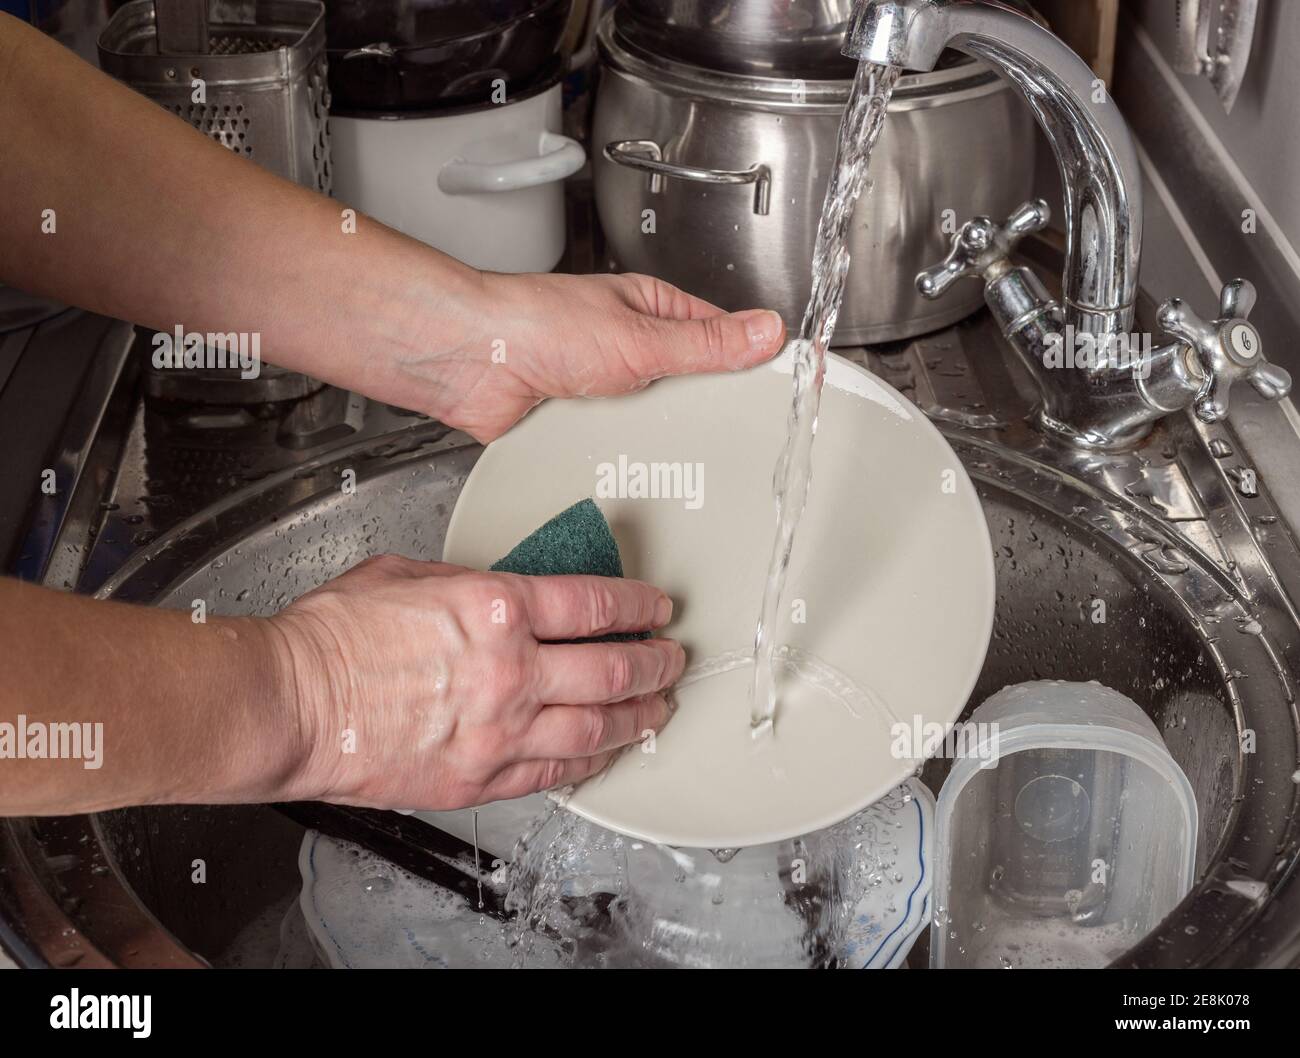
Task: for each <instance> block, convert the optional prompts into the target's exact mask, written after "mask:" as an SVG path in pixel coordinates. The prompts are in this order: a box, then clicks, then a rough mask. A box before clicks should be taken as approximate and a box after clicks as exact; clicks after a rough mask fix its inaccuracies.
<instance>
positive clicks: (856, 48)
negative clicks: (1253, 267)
mask: <svg viewBox="0 0 1300 1058" xmlns="http://www.w3.org/2000/svg"><path fill="white" fill-rule="evenodd" d="M946 48H952V49H955V50H957V51H961V52H965V53H966V54H968V55H971V56H973V57H975V58H977V59H980V60H981V61H983V62H985V63H987V64H988V65H989V66H992V67H993V68H994V69H995V70H997V71H998V72H999V73H1000V74H1001V75H1002V76H1003V77H1005V78H1006V79H1007V80H1008V81H1010V82H1011V83H1012V84H1013V85H1015V86H1016V88H1018V89H1019V91H1020V93H1021V94H1022V95H1023V96H1024V98H1025V100H1026V101H1027V102H1028V104H1029V107H1030V109H1031V110H1032V111H1033V113H1034V116H1035V117H1036V118H1037V120H1038V124H1039V125H1040V126H1041V127H1042V129H1043V131H1044V132H1045V133H1046V135H1047V139H1048V142H1049V143H1050V144H1051V146H1052V151H1053V153H1054V154H1055V155H1056V160H1057V164H1058V167H1059V169H1060V172H1061V187H1062V197H1063V199H1064V203H1065V234H1066V252H1065V269H1064V274H1063V275H1062V277H1061V292H1062V297H1061V302H1060V303H1059V304H1058V303H1057V302H1056V301H1055V300H1054V299H1052V298H1051V297H1050V296H1049V295H1048V293H1047V290H1046V288H1045V287H1044V286H1043V284H1042V282H1041V281H1040V280H1039V279H1038V277H1037V276H1036V275H1034V273H1033V272H1031V271H1030V270H1029V269H1028V268H1025V267H1021V266H1016V265H1014V264H1013V263H1012V261H1011V256H1010V255H1011V250H1012V249H1013V248H1014V246H1015V243H1016V242H1017V241H1018V240H1019V239H1020V238H1022V237H1023V236H1025V235H1027V234H1029V233H1031V232H1034V231H1038V230H1040V229H1041V228H1043V227H1045V226H1046V224H1047V221H1048V219H1049V212H1048V208H1047V204H1046V203H1044V202H1042V201H1036V202H1029V203H1026V204H1025V205H1023V206H1021V207H1020V208H1019V209H1017V210H1016V211H1015V213H1013V214H1012V216H1011V217H1009V218H1008V219H1007V221H1006V222H1005V223H1004V224H1001V225H998V224H995V223H994V222H993V221H992V220H990V219H989V218H988V217H976V218H975V219H974V220H971V221H969V222H967V223H966V224H965V225H964V226H963V227H962V228H961V230H960V231H958V232H957V233H956V235H954V237H953V242H952V251H951V252H950V253H949V255H948V257H947V259H946V260H945V261H944V262H943V263H942V264H940V265H937V266H935V267H934V268H930V269H926V270H925V271H923V272H922V273H921V274H920V275H918V276H917V279H916V282H917V289H918V290H919V291H920V292H921V294H922V295H924V296H925V297H927V298H937V297H940V296H941V295H942V294H943V292H944V291H945V290H947V289H948V287H949V286H950V285H951V284H952V283H953V282H954V281H955V280H957V279H959V278H962V277H965V276H976V277H979V278H981V279H983V281H984V284H985V288H984V297H985V301H986V302H987V304H988V306H989V308H990V310H991V311H992V313H993V316H994V318H995V319H996V320H997V321H998V323H999V325H1000V326H1001V327H1002V330H1003V333H1004V334H1005V336H1006V337H1007V340H1008V341H1009V342H1010V343H1011V345H1012V346H1013V347H1014V348H1015V349H1016V351H1017V353H1019V355H1020V357H1021V359H1022V360H1023V361H1024V362H1025V364H1026V366H1027V367H1028V368H1029V370H1030V371H1031V373H1032V374H1033V375H1034V377H1035V379H1036V380H1037V382H1038V385H1039V389H1040V390H1041V392H1042V404H1041V406H1040V407H1039V409H1038V412H1037V416H1038V419H1039V422H1040V424H1041V425H1042V426H1044V427H1045V428H1047V429H1049V430H1051V431H1052V432H1054V433H1057V434H1061V435H1064V436H1066V437H1068V438H1069V439H1071V440H1072V441H1074V442H1076V443H1079V444H1082V445H1086V446H1092V447H1122V446H1126V445H1130V444H1133V443H1135V442H1136V441H1139V440H1141V438H1142V437H1144V436H1145V435H1146V433H1147V432H1148V431H1149V430H1150V428H1151V425H1152V423H1154V422H1155V421H1156V420H1157V419H1160V418H1162V417H1164V416H1165V415H1168V414H1170V413H1172V412H1175V411H1178V410H1180V409H1183V408H1187V407H1191V408H1193V409H1194V411H1195V412H1196V414H1197V415H1198V416H1199V417H1200V418H1201V419H1203V420H1205V421H1207V422H1213V421H1218V420H1219V419H1222V418H1223V417H1224V416H1226V415H1227V407H1228V405H1227V393H1228V389H1229V388H1230V387H1231V385H1232V383H1233V382H1235V381H1237V380H1238V379H1243V378H1244V379H1246V380H1247V381H1249V382H1250V383H1251V384H1252V385H1253V386H1254V388H1255V389H1256V390H1257V391H1258V392H1259V393H1260V394H1261V395H1262V396H1264V397H1266V398H1268V399H1278V398H1280V397H1283V396H1285V395H1286V394H1287V393H1289V392H1290V388H1291V379H1290V376H1289V375H1288V374H1287V372H1285V371H1284V370H1282V369H1281V368H1279V367H1276V366H1274V365H1272V364H1269V363H1268V362H1267V361H1265V360H1264V357H1263V353H1262V346H1261V343H1260V338H1259V333H1258V332H1257V331H1256V330H1255V328H1254V327H1253V326H1252V325H1251V324H1250V323H1248V322H1247V321H1246V319H1245V317H1246V315H1247V314H1248V313H1249V311H1250V308H1251V306H1252V305H1253V304H1254V300H1255V293H1254V288H1253V287H1252V286H1251V285H1250V284H1249V283H1247V282H1245V281H1244V280H1234V281H1233V282H1232V283H1229V284H1228V286H1227V287H1225V288H1224V291H1223V294H1222V296H1221V299H1220V313H1219V318H1217V319H1215V320H1214V321H1213V322H1212V323H1207V322H1206V321H1203V320H1201V319H1200V318H1199V317H1196V316H1195V315H1194V314H1193V313H1192V312H1191V311H1190V310H1189V309H1187V308H1186V307H1185V306H1184V305H1183V304H1182V303H1181V302H1180V301H1178V300H1177V299H1171V300H1169V301H1167V302H1165V303H1164V304H1163V305H1161V307H1160V311H1159V313H1158V316H1157V322H1158V323H1159V325H1160V326H1161V327H1162V328H1163V329H1164V330H1165V331H1166V332H1167V333H1168V334H1169V335H1170V336H1171V337H1172V338H1173V341H1171V342H1168V343H1166V344H1163V345H1160V346H1158V347H1156V348H1150V347H1149V345H1150V343H1149V342H1147V343H1145V344H1144V343H1143V342H1142V340H1141V339H1140V337H1139V336H1137V335H1134V334H1132V333H1131V332H1132V328H1133V311H1134V305H1135V302H1136V299H1137V288H1138V267H1139V264H1140V261H1141V255H1142V178H1141V171H1140V169H1139V167H1138V162H1137V152H1136V150H1135V149H1134V146H1133V140H1132V137H1131V136H1130V134H1129V130H1128V125H1127V124H1126V123H1125V121H1124V118H1123V116H1122V115H1121V114H1120V112H1119V108H1118V107H1117V106H1116V105H1115V104H1114V102H1113V101H1112V100H1111V99H1110V96H1109V95H1108V94H1107V93H1106V91H1105V86H1104V85H1103V83H1102V82H1101V81H1100V80H1099V79H1098V78H1097V77H1096V75H1095V74H1094V73H1093V72H1092V70H1091V69H1090V68H1089V67H1088V65H1087V64H1086V63H1085V62H1084V61H1083V60H1082V59H1080V58H1079V56H1077V55H1076V54H1075V53H1074V52H1072V51H1071V50H1070V49H1069V48H1068V47H1067V46H1066V45H1065V44H1064V43H1063V42H1062V41H1061V40H1060V39H1059V38H1058V37H1056V36H1055V35H1054V34H1053V33H1052V32H1051V31H1050V30H1048V29H1047V28H1046V27H1045V26H1044V25H1043V24H1042V23H1040V22H1039V21H1037V20H1035V19H1034V18H1032V17H1030V16H1028V15H1026V14H1023V13H1022V12H1020V11H1018V10H1016V9H1015V8H1013V7H1010V6H1008V5H1006V4H1003V3H1000V2H998V0H860V2H859V3H858V5H857V8H856V10H855V12H854V17H853V21H852V23H851V25H850V28H849V32H848V35H847V37H846V40H845V44H844V49H843V50H844V54H845V55H847V56H849V57H850V58H854V59H857V60H859V61H868V62H876V63H882V64H886V65H889V66H897V67H901V68H903V69H908V70H932V69H934V67H935V65H936V63H937V62H938V61H939V56H940V54H941V53H942V52H943V51H944V49H946Z"/></svg>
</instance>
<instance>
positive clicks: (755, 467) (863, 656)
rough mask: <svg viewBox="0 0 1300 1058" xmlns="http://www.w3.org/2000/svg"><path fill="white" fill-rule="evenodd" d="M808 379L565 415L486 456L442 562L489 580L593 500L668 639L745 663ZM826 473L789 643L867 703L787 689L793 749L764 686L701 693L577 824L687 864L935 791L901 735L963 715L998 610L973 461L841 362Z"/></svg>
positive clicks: (804, 531) (746, 680) (555, 408)
mask: <svg viewBox="0 0 1300 1058" xmlns="http://www.w3.org/2000/svg"><path fill="white" fill-rule="evenodd" d="M791 372H792V362H791V360H790V359H789V356H788V355H783V356H781V357H779V358H778V359H777V360H775V361H773V362H772V363H771V364H767V365H763V366H761V367H758V368H754V369H752V370H750V371H745V372H740V373H737V374H731V375H706V376H691V377H680V378H668V379H663V380H661V381H659V382H656V383H654V384H653V385H651V386H649V387H647V388H646V389H645V390H643V391H641V392H639V393H636V394H634V395H631V396H628V397H622V398H618V399H613V400H571V401H549V402H547V403H546V404H544V405H542V406H541V407H539V408H537V409H536V410H535V411H533V412H532V413H531V414H530V415H529V416H528V417H527V418H526V419H525V420H524V421H523V422H522V423H520V424H519V425H518V426H516V427H515V428H514V429H513V430H511V431H510V432H509V433H508V434H507V435H506V436H505V437H503V438H501V439H500V440H498V441H496V442H494V443H493V444H491V445H489V446H488V448H487V449H486V451H485V452H484V453H483V455H482V457H481V458H480V459H479V461H478V463H477V464H476V466H475V467H474V470H473V471H472V473H471V474H470V476H469V479H468V480H467V482H466V484H465V488H464V490H463V491H462V493H461V495H460V498H459V500H458V502H457V505H456V509H455V512H454V513H453V516H452V519H451V524H450V527H449V529H448V533H447V542H446V547H445V550H444V558H445V559H446V560H447V561H449V562H455V563H460V564H462V565H466V566H472V567H476V568H480V569H482V568H486V567H487V566H489V565H491V564H492V563H493V562H495V561H496V560H497V559H499V558H500V557H501V556H503V555H505V554H507V553H508V552H509V551H510V550H511V548H513V547H514V545H515V544H516V543H518V541H519V540H521V539H522V538H523V537H525V536H527V535H528V534H529V533H531V532H532V531H533V530H534V529H536V528H537V527H538V526H539V525H541V524H542V523H544V522H545V521H547V520H548V519H550V518H551V517H553V516H554V515H555V514H557V513H558V512H560V511H562V510H564V509H565V508H566V507H568V506H569V505H571V504H573V503H575V502H577V501H578V500H581V499H584V498H586V497H591V496H595V498H596V502H597V503H598V504H599V505H600V507H601V509H602V511H603V512H604V513H605V516H606V517H607V518H608V519H609V522H610V525H611V526H612V528H613V530H614V535H615V537H616V538H617V540H618V543H619V547H620V550H621V552H622V557H623V566H624V570H625V572H626V575H627V576H629V577H635V578H638V579H641V580H646V581H650V582H651V583H654V584H656V585H658V586H659V587H661V588H663V589H664V590H665V591H667V592H668V593H669V594H670V595H671V596H672V597H673V598H674V600H675V601H676V604H677V608H676V612H675V614H674V618H673V622H672V624H671V625H670V626H669V627H668V629H667V630H666V634H668V635H670V636H673V637H675V638H677V639H679V640H680V641H681V642H682V643H683V645H684V646H685V647H686V650H687V653H688V661H689V662H690V663H691V664H697V663H699V662H702V661H704V660H705V659H710V658H714V657H717V656H719V655H724V654H729V653H732V652H736V651H745V650H747V649H749V648H750V647H751V646H752V642H753V637H754V628H755V623H756V620H757V614H758V610H759V606H760V602H761V598H762V592H763V581H764V576H765V571H766V568H767V564H768V558H769V554H770V551H771V547H772V538H773V533H774V529H775V513H774V508H773V503H772V469H773V467H774V465H775V463H776V459H777V456H778V455H779V453H780V451H781V448H782V445H783V444H784V440H785V433H786V422H787V416H788V413H789V407H790V400H791V383H792V379H791ZM813 459H814V466H813V479H812V489H811V494H810V497H809V502H808V507H807V510H806V511H805V514H804V519H803V522H802V524H801V526H800V529H799V536H798V539H797V541H796V544H795V550H794V555H793V557H792V560H791V563H790V571H789V580H788V582H787V587H786V599H787V600H788V602H787V604H786V619H785V621H784V623H783V624H782V626H781V628H780V629H779V631H778V634H777V638H778V640H779V641H780V642H782V643H784V644H788V645H789V646H791V647H793V648H795V649H796V650H799V651H805V652H808V653H810V654H811V655H814V656H815V657H816V658H817V659H819V660H820V662H822V663H825V664H826V665H829V666H831V667H833V669H834V670H837V671H838V673H840V674H843V675H844V676H846V677H847V678H848V679H849V680H850V681H851V685H852V687H853V688H854V690H853V691H852V693H849V694H847V695H845V694H838V695H837V694H830V693H828V692H827V691H826V690H825V689H824V688H823V689H819V688H817V687H815V686H813V685H810V684H809V683H808V682H806V681H804V680H792V679H786V680H785V681H784V682H783V683H782V684H780V686H779V690H780V694H781V701H780V708H779V709H778V713H777V718H776V733H775V737H772V738H767V739H754V738H752V737H751V735H750V727H749V695H748V691H749V684H750V680H751V679H752V672H753V669H752V666H751V667H743V668H739V669H735V670H733V671H731V672H729V673H726V674H725V675H721V676H715V677H713V678H711V679H705V680H702V681H699V682H696V683H694V684H691V685H690V686H688V687H686V688H685V689H683V690H680V691H679V692H678V693H677V694H676V700H677V706H678V707H677V712H676V715H675V716H674V717H673V719H672V721H671V722H670V723H669V724H668V726H667V728H666V729H665V730H664V731H663V732H661V733H660V734H659V736H658V737H657V739H656V740H655V741H654V743H653V747H647V746H642V747H634V748H633V749H632V750H631V751H629V752H628V753H625V754H624V755H623V756H622V757H620V758H619V759H618V760H617V761H616V762H615V763H614V764H613V765H612V766H611V767H610V768H609V769H607V770H606V771H605V772H604V773H603V774H601V775H600V776H597V777H596V778H595V779H592V780H590V781H588V782H587V783H585V784H583V785H582V786H581V787H579V788H578V789H577V790H576V791H575V792H574V793H573V795H572V796H571V797H570V799H569V800H568V801H567V802H566V803H567V806H568V807H569V808H570V809H572V810H573V811H575V812H577V813H579V814H580V815H583V816H585V817H587V818H588V819H591V820H592V821H593V822H596V823H599V824H600V825H602V826H605V827H609V828H610V829H613V830H618V831H622V832H623V833H625V834H629V835H631V836H633V837H637V838H641V839H643V840H647V841H655V842H660V843H664V844H669V845H676V846H685V847H695V848H724V847H744V846H750V845H758V844H763V843H766V842H772V841H779V840H784V839H787V838H791V837H794V836H797V835H799V834H806V833H810V832H812V831H814V830H818V829H820V828H822V827H825V826H828V825H830V824H831V823H834V822H837V821H839V820H841V819H844V818H846V817H848V816H850V815H852V814H853V813H854V812H856V811H859V810H860V809H862V808H864V807H866V806H867V805H869V804H871V803H873V802H874V801H876V800H878V799H879V798H880V797H881V796H883V795H884V794H885V793H886V792H887V791H888V790H889V789H890V788H891V787H893V786H896V785H898V784H899V783H900V782H902V781H903V780H904V779H905V778H907V777H908V775H909V774H911V773H912V772H913V771H914V770H915V768H916V767H917V764H918V761H919V757H917V756H914V755H912V748H913V747H910V746H903V747H901V748H900V744H899V742H898V741H897V739H896V738H895V735H896V729H895V725H897V724H901V725H903V726H905V727H906V728H907V729H908V730H909V731H912V730H915V731H924V728H925V725H927V724H936V723H937V724H941V725H943V724H948V723H950V722H952V721H954V720H955V719H956V718H957V716H958V714H959V713H960V712H961V709H962V707H963V706H964V705H965V703H966V699H967V697H968V695H969V694H970V691H971V690H972V688H973V687H974V685H975V680H976V677H977V676H978V674H979V671H980V667H981V665H982V664H983V660H984V653H985V651H986V649H987V647H988V641H989V634H990V632H991V629H992V621H993V602H994V577H993V561H992V555H991V550H990V544H989V537H988V529H987V527H986V525H985V522H984V516H983V512H982V510H981V508H980V503H979V499H978V497H977V496H976V494H975V490H974V487H973V486H972V485H971V483H970V480H969V478H967V476H966V473H965V471H964V470H963V468H962V466H961V463H960V462H959V460H958V459H957V457H956V455H955V454H954V453H953V451H952V449H951V448H950V447H949V446H948V444H947V442H946V441H945V440H944V439H943V437H942V436H941V435H940V433H939V432H938V430H936V429H935V428H934V426H933V425H931V423H930V422H929V421H928V420H927V419H926V418H925V416H924V415H922V414H921V413H920V411H918V410H917V409H916V408H915V407H914V406H913V405H912V404H910V403H909V402H908V401H907V400H906V399H904V398H903V397H902V396H900V395H899V394H898V393H897V392H896V391H895V390H893V389H892V388H890V387H889V386H887V385H885V384H884V383H883V382H881V381H880V380H879V379H878V378H876V377H875V376H874V375H872V374H871V373H869V372H868V371H866V370H864V369H862V368H860V367H858V366H856V365H854V364H851V363H849V362H848V361H847V360H844V359H842V358H840V357H838V356H832V357H830V358H829V361H828V364H827V374H826V389H825V392H824V395H823V400H822V409H821V416H820V424H819V427H818V434H817V441H816V445H815V447H814V456H813ZM655 464H657V465H658V467H659V470H658V472H656V471H655V469H654V467H653V465H655ZM639 467H645V468H646V470H647V476H648V477H651V478H655V479H657V480H659V481H661V482H662V483H663V484H664V486H665V487H664V488H661V489H660V490H659V492H660V493H661V495H660V496H659V497H657V498H654V497H646V496H641V495H638V494H637V490H636V482H637V479H638V470H639ZM663 468H668V469H667V470H664V469H663ZM610 485H613V486H614V488H613V490H611V489H610V488H609V486H610ZM610 491H613V492H614V494H613V495H610V494H608V493H609V492H610ZM665 492H667V493H669V495H667V496H664V495H662V493H665ZM647 748H653V752H644V751H643V750H645V749H647ZM915 748H916V750H917V752H919V747H915Z"/></svg>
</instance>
